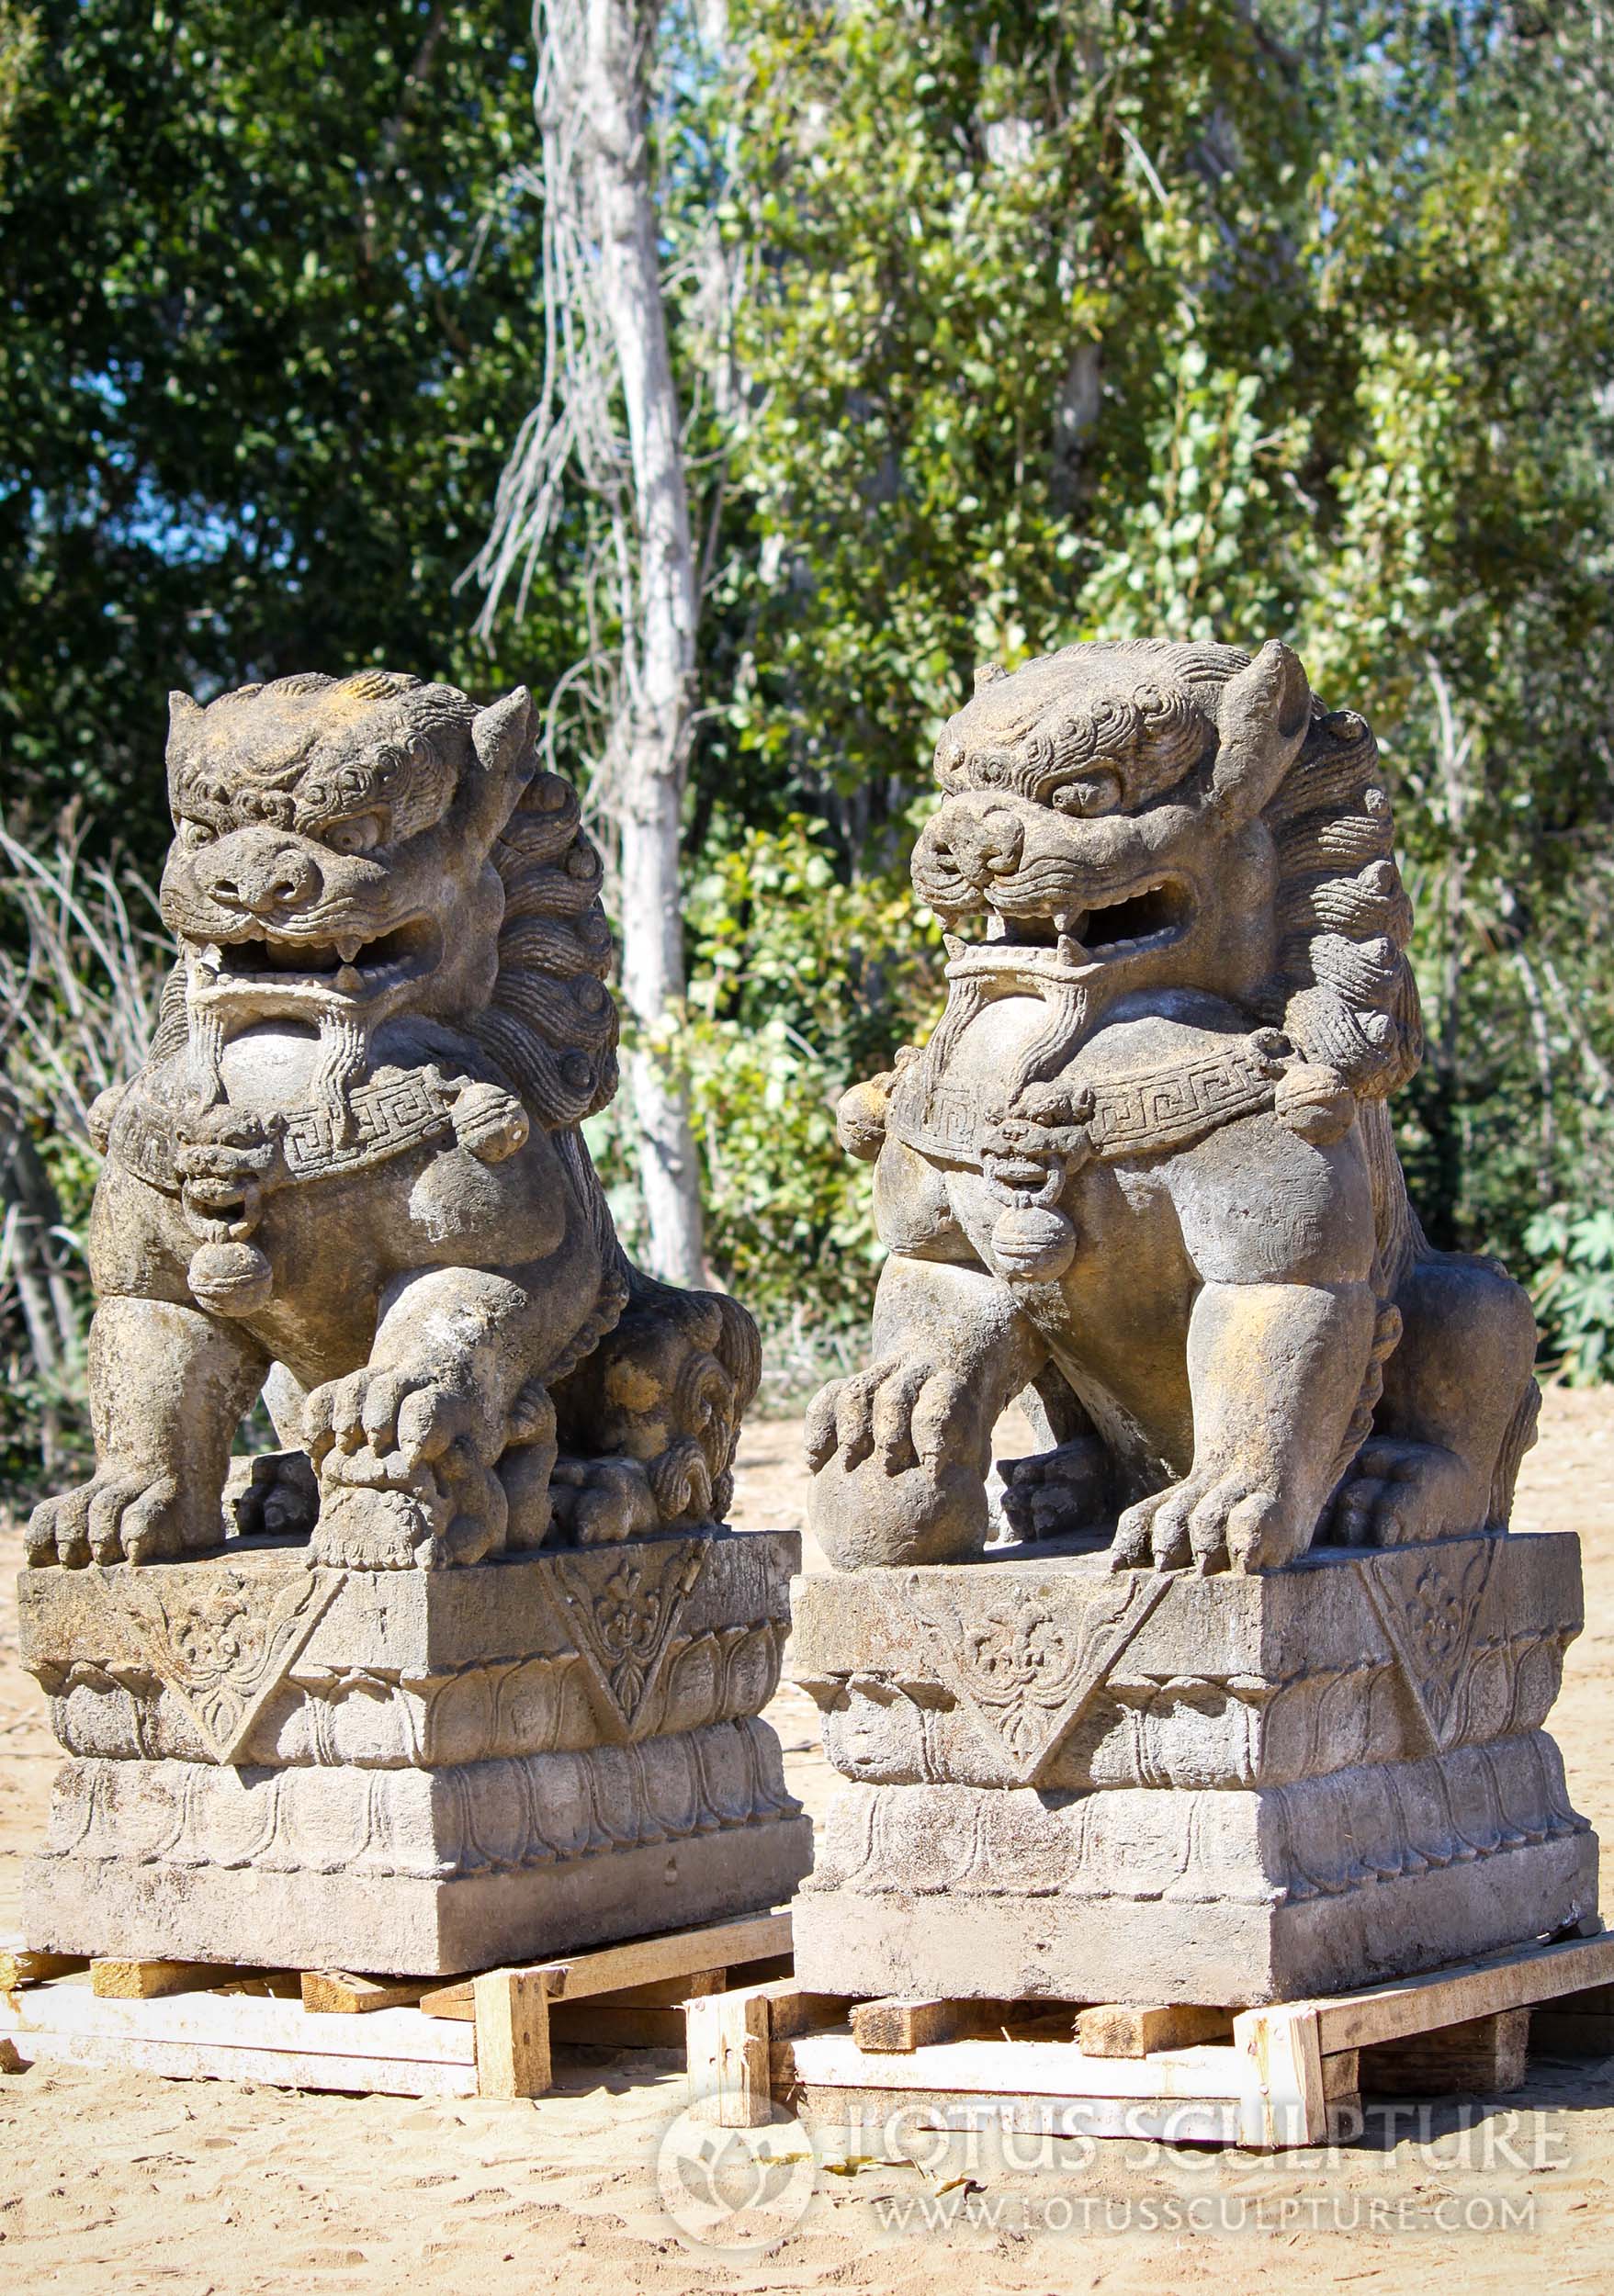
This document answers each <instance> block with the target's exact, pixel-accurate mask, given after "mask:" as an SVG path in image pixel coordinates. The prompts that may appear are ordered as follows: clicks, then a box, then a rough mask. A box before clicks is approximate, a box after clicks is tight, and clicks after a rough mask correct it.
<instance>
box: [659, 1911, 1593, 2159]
mask: <svg viewBox="0 0 1614 2296" xmlns="http://www.w3.org/2000/svg"><path fill="white" fill-rule="evenodd" d="M1611 1984H1614V1938H1611V1937H1609V1936H1608V1935H1607V1934H1602V1935H1598V1936H1597V1937H1594V1938H1590V1939H1585V1938H1575V1939H1567V1940H1563V1941H1555V1942H1552V1943H1546V1942H1540V1943H1536V1944H1533V1945H1529V1946H1525V1947H1521V1948H1518V1949H1517V1950H1516V1951H1515V1952H1513V1953H1506V1954H1503V1953H1498V1954H1495V1955H1492V1956H1490V1957H1488V1958H1487V1959H1485V1960H1484V1961H1482V1962H1475V1963H1467V1964H1462V1966H1460V1967H1456V1968H1447V1969H1443V1970H1435V1971H1431V1972H1429V1973H1428V1975H1423V1976H1419V1977H1411V1978H1406V1979H1404V1980H1402V1981H1400V1982H1399V1983H1395V1984H1391V1985H1385V1986H1368V1987H1364V1988H1363V1989H1362V1990H1361V1991H1360V1992H1359V1993H1355V1994H1341V1995H1337V1996H1334V1997H1332V1998H1320V1999H1316V2000H1309V2001H1290V2002H1282V2003H1278V2004H1275V2005H1273V2006H1270V2007H1267V2008H1261V2009H1243V2010H1240V2011H1238V2012H1237V2013H1236V2014H1233V2013H1232V2012H1227V2013H1226V2015H1227V2018H1228V2020H1229V2021H1230V2023H1231V2031H1232V2041H1231V2043H1221V2042H1211V2041H1206V2042H1204V2043H1199V2044H1197V2045H1192V2046H1185V2047H1179V2048H1169V2049H1153V2050H1151V2051H1149V2053H1148V2054H1098V2053H1095V2052H1094V2051H1092V2050H1090V2049H1084V2048H1083V2047H1082V2046H1081V2044H1080V2043H1079V2042H1067V2041H1064V2040H1060V2039H1044V2038H1042V2037H1040V2036H1038V2035H1036V2034H1035V2033H1028V2032H1020V2033H1019V2034H1018V2035H1017V2036H1016V2037H1014V2038H1009V2037H1007V2036H1005V2038H1003V2039H1001V2040H991V2039H986V2038H982V2039H964V2038H955V2039H953V2040H940V2039H934V2040H927V2039H925V2037H924V2033H925V2029H926V2028H927V2027H928V2028H929V2029H930V2031H931V2032H932V2033H934V2032H937V2031H938V2030H942V2031H944V2030H945V2029H946V2026H947V2024H948V2022H949V2020H950V2017H951V2015H952V2014H953V2012H954V2009H955V2010H956V2012H957V2021H958V2022H959V2023H963V2024H967V2021H968V2017H969V2015H970V2013H971V2010H972V2008H973V2009H975V2010H977V2011H978V2009H980V2006H981V2005H980V2004H978V2003H976V2004H974V2005H971V2004H954V2005H950V2004H948V2003H946V2002H940V2001H926V2002H922V2003H920V2002H905V2001H890V2000H888V2001H876V2002H870V2003H866V2004H863V2011H864V2015H863V2027H864V2032H863V2034H860V2033H859V2032H858V2030H857V2025H858V2009H857V2006H856V2005H852V2004H849V2003H841V2005H840V2017H841V2018H847V2017H848V2016H849V2015H850V2022H849V2023H841V2022H840V2021H839V2020H837V2022H836V2024H835V2026H834V2028H833V2029H832V2030H830V2031H821V2030H820V2031H814V2030H812V2029H811V2028H812V2026H813V2024H814V2023H815V2021H816V2022H818V2023H820V2024H821V2023H822V2022H824V2021H825V2020H822V2019H821V2018H819V2019H817V2020H815V2019H814V2018H813V2017H812V2016H811V2015H807V2016H805V2017H804V2016H803V2015H802V2013H801V2005H802V2004H804V2003H805V2002H806V2001H807V1998H808V1997H806V1996H802V1995H800V1994H799V1993H798V1992H797V1991H796V1988H795V1987H794V1986H788V1985H787V1986H777V1987H775V1986H752V1987H750V1988H748V1989H747V1990H746V1991H745V1992H744V1993H743V1994H741V1995H730V1996H728V1997H724V1996H718V1997H717V1998H713V1999H712V2000H709V2001H706V2002H703V2003H701V2004H699V2005H698V2007H699V2009H700V2012H701V2015H700V2019H699V2021H698V2024H697V2022H696V2020H694V2018H693V2017H692V2023H691V2033H690V2086H691V2092H692V2096H694V2098H696V2099H700V2098H701V2097H703V2096H707V2097H713V2098H715V2099H716V2117H717V2118H718V2119H719V2120H720V2121H722V2122H726V2123H729V2124H733V2125H741V2124H743V2123H745V2122H748V2121H750V2122H754V2121H755V2120H757V2119H761V2118H766V2115H767V2112H768V2110H770V2109H771V2107H772V2105H773V2101H774V2100H775V2099H788V2100H789V2101H790V2102H791V2104H792V2105H793V2107H795V2109H796V2110H798V2111H800V2112H802V2113H803V2114H804V2115H805V2116H806V2117H807V2118H808V2119H809V2120H815V2119H816V2120H818V2121H820V2122H830V2123H833V2122H834V2121H835V2120H836V2118H837V2116H839V2118H840V2119H841V2120H842V2121H845V2120H854V2121H856V2122H858V2123H859V2124H861V2125H863V2127H865V2128H866V2127H867V2126H869V2125H870V2124H871V2123H874V2124H876V2125H877V2124H878V2123H879V2122H880V2121H881V2119H882V2117H885V2118H886V2120H887V2122H888V2121H889V2119H890V2118H891V2117H892V2116H895V2115H897V2114H898V2113H901V2114H910V2113H917V2114H918V2115H919V2116H920V2125H925V2124H927V2123H928V2125H930V2126H933V2127H942V2128H951V2129H963V2128H965V2127H967V2126H969V2125H971V2124H972V2123H973V2122H999V2123H1000V2124H1001V2125H1003V2126H1005V2127H1009V2128H1012V2129H1016V2130H1025V2131H1028V2132H1043V2133H1054V2134H1059V2133H1064V2134H1067V2135H1069V2134H1083V2135H1090V2136H1104V2135H1110V2136H1140V2135H1151V2134H1152V2135H1157V2136H1159V2137H1162V2138H1165V2139H1168V2140H1169V2141H1171V2142H1174V2143H1179V2144H1180V2143H1184V2142H1193V2141H1199V2142H1210V2143H1217V2144H1243V2145H1246V2146H1248V2147H1251V2148H1252V2149H1258V2150H1273V2149H1278V2148H1281V2147H1289V2146H1295V2145H1306V2144H1319V2143H1322V2142H1324V2141H1325V2140H1326V2137H1327V2136H1328V2134H1329V2132H1330V2129H1331V2128H1333V2127H1334V2126H1336V2125H1337V2122H1338V2121H1339V2119H1340V2117H1341V2115H1342V2114H1347V2113H1349V2111H1350V2110H1352V2109H1354V2108H1355V2107H1356V2105H1357V2103H1358V2101H1359V2095H1360V2089H1361V2088H1363V2087H1364V2086H1365V2087H1367V2088H1372V2087H1373V2086H1374V2085H1375V2065H1383V2066H1384V2067H1385V2069H1386V2072H1387V2073H1388V2074H1390V2076H1391V2077H1392V2078H1393V2079H1394V2081H1395V2085H1396V2086H1404V2085H1405V2079H1407V2078H1415V2079H1416V2084H1417V2086H1418V2087H1419V2088H1420V2089H1421V2090H1425V2091H1428V2092H1429V2093H1435V2094H1443V2093H1449V2092H1450V2090H1451V2089H1452V2088H1454V2087H1457V2086H1459V2085H1461V2086H1462V2087H1463V2088H1476V2089H1479V2090H1480V2091H1481V2092H1482V2093H1497V2092H1499V2091H1500V2090H1501V2089H1504V2088H1507V2086H1510V2085H1512V2084H1513V2083H1514V2082H1515V2081H1516V2079H1517V2078H1518V2076H1519V2074H1520V2072H1521V2070H1522V2062H1521V2057H1520V2050H1521V2048H1522V2044H1523V2041H1524V2038H1525V2033H1526V2029H1527V2027H1528V2023H1529V2019H1528V2015H1527V2011H1528V2010H1529V2008H1530V2007H1531V2006H1532V2005H1533V2004H1535V2003H1537V2002H1543V2001H1544V2002H1562V2003H1568V2002H1570V2001H1571V2000H1574V2001H1576V2002H1577V2003H1578V2004H1584V2005H1585V2006H1584V2007H1583V2008H1582V2009H1581V2011H1580V2013H1581V2015H1582V2016H1584V2017H1585V2018H1586V2019H1588V2020H1599V2021H1600V2020H1603V2019H1607V2018H1608V2017H1609V2015H1610V2011H1609V2008H1608V2002H1609V2000H1610V1998H1614V1995H1611V1994H1609V1993H1607V1992H1605V1993H1603V1994H1599V1993H1598V1992H1597V1987H1598V1986H1605V1987H1607V1986H1610V1985H1611ZM1031 2006H1032V2005H1030V2004H1026V2005H1022V2007H1024V2008H1027V2009H1029V2008H1030V2007H1031ZM1194 2014H1195V2017H1196V2018H1198V2019H1200V2020H1202V2022H1209V2021H1211V2020H1212V2019H1213V2018H1214V2017H1215V2014H1216V2013H1215V2012H1209V2011H1203V2012H1195V2013H1194ZM1150 2015H1151V2013H1150V2012H1144V2013H1143V2015H1142V2017H1141V2018H1139V2019H1137V2020H1134V2021H1132V2022H1130V2023H1129V2022H1128V2021H1127V2020H1125V2019H1124V2018H1123V2019H1121V2020H1118V2021H1114V2022H1111V2021H1106V2022H1105V2023H1103V2024H1101V2025H1100V2027H1099V2037H1100V2042H1101V2043H1102V2044H1103V2045H1104V2047H1105V2048H1106V2049H1108V2048H1112V2047H1114V2046H1115V2045H1116V2043H1117V2042H1120V2043H1123V2044H1124V2045H1125V2046H1126V2047H1127V2048H1128V2049H1129V2050H1130V2049H1132V2048H1134V2047H1136V2046H1137V2045H1138V2044H1139V2043H1141V2042H1142V2041H1144V2040H1146V2039H1148V2038H1152V2037H1153V2036H1154V2035H1155V2034H1157V2033H1158V2032H1161V2031H1162V2030H1168V2027H1164V2026H1163V2025H1162V2023H1161V2022H1160V2021H1158V2020H1157V2021H1156V2022H1155V2023H1154V2024H1153V2026H1152V2027H1151V2025H1150V2022H1149V2019H1150ZM1572 2017H1573V2012H1572V2013H1571V2017H1570V2018H1567V2019H1566V2020H1565V2021H1571V2020H1572ZM1005 2021H1007V2022H1010V2023H1014V2024H1018V2023H1019V2021H1020V2020H1019V2018H1018V2017H1013V2016H1011V2017H1010V2018H1009V2019H1007V2020H1005ZM1218 2021H1220V2020H1218ZM759 2028H760V2031H759ZM1190 2029H1192V2026H1191V2027H1190ZM1179 2030H1180V2028H1179ZM865 2035H866V2037H867V2038H869V2039H872V2040H873V2041H874V2042H875V2044H876V2046H875V2048H873V2049H871V2048H866V2047H864V2046H863V2045H860V2044H861V2043H862V2042H863V2039H864V2037H865ZM764 2036H765V2039H766V2043H767V2047H766V2064H767V2068H768V2078H767V2087H766V2090H765V2091H764V2090H763V2089H762V2085H761V2081H760V2076H759V2071H758V2066H759V2065H760V2063H761V2062H762V2059H761V2057H760V2056H759V2054H758V2043H759V2042H760V2040H761V2039H762V2038H763V2037H764ZM893 2044H895V2046H894V2045H893ZM1397 2076H1401V2077H1400V2078H1398V2077H1397Z"/></svg>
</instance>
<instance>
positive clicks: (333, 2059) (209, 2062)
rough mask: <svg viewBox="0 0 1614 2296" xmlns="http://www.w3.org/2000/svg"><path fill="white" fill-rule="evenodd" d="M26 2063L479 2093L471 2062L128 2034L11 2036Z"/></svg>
mask: <svg viewBox="0 0 1614 2296" xmlns="http://www.w3.org/2000/svg"><path fill="white" fill-rule="evenodd" d="M9 2038H10V2042H11V2046H12V2047H13V2048H14V2049H16V2051H17V2054H18V2056H19V2057H20V2058H21V2059H22V2060H23V2062H24V2063H25V2064H33V2063H36V2062H38V2061H40V2060H41V2059H44V2060H50V2061H52V2062H55V2063H58V2064H60V2063H68V2064H73V2065H107V2066H110V2067H114V2068H116V2069H117V2070H118V2071H119V2072H131V2073H161V2074H162V2075H163V2076H164V2078H166V2079H168V2080H180V2081H260V2082H263V2083H265V2085H266V2086H267V2087H269V2088H315V2089H336V2090H340V2091H343V2092H351V2093H353V2094H355V2095H357V2096H381V2097H474V2096H475V2095H476V2093H477V2076H476V2067H475V2065H448V2064H437V2065H434V2064H429V2063H426V2062H423V2061H422V2060H419V2059H409V2058H404V2057H395V2058H385V2057H371V2056H335V2055H333V2054H329V2053H327V2052H318V2053H315V2052H311V2051H310V2052H300V2051H298V2050H295V2049H254V2048H233V2047H232V2048H213V2047H209V2046H208V2045H207V2044H206V2043H201V2042H192V2041H144V2040H137V2039H134V2038H132V2037H131V2036H130V2035H129V2034H127V2033H120V2034H118V2035H116V2036H108V2035H103V2034H99V2033H59V2032H32V2033H28V2034H17V2035H15V2036H9Z"/></svg>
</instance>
